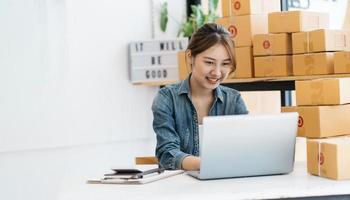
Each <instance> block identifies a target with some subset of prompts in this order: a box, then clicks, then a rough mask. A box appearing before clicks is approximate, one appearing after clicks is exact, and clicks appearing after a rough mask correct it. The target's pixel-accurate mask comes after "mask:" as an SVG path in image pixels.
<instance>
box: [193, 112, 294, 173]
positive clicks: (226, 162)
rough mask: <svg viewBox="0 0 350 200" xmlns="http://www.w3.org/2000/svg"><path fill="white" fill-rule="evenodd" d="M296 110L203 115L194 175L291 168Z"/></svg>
mask: <svg viewBox="0 0 350 200" xmlns="http://www.w3.org/2000/svg"><path fill="white" fill-rule="evenodd" d="M297 124H298V113H295V112H291V113H278V114H268V115H266V114H264V115H230V116H211V117H205V118H203V133H202V136H201V139H200V140H201V141H200V148H199V151H200V155H201V156H200V157H201V165H200V171H189V172H188V174H189V175H191V176H194V177H196V178H198V179H218V178H232V177H245V176H261V175H273V174H286V173H290V172H292V171H293V166H294V152H295V140H296V134H297V128H298V125H297Z"/></svg>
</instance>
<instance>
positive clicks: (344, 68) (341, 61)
mask: <svg viewBox="0 0 350 200" xmlns="http://www.w3.org/2000/svg"><path fill="white" fill-rule="evenodd" d="M334 73H336V74H346V73H350V51H343V52H335V53H334Z"/></svg>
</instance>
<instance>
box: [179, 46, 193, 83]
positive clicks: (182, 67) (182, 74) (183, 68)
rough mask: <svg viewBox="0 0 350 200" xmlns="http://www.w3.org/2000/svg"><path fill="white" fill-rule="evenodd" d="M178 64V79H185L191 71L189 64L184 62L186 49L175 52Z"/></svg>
mask: <svg viewBox="0 0 350 200" xmlns="http://www.w3.org/2000/svg"><path fill="white" fill-rule="evenodd" d="M177 59H178V64H179V65H178V66H179V79H180V80H185V79H186V78H187V76H188V75H189V74H190V73H191V69H190V66H188V65H187V62H186V51H179V52H177Z"/></svg>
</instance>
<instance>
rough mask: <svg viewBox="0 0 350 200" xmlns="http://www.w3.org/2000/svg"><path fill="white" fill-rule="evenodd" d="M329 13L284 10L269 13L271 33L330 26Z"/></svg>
mask: <svg viewBox="0 0 350 200" xmlns="http://www.w3.org/2000/svg"><path fill="white" fill-rule="evenodd" d="M328 26H329V16H328V13H318V12H309V11H284V12H273V13H269V33H294V32H302V31H311V30H315V29H322V28H328Z"/></svg>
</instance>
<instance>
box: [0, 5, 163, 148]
mask: <svg viewBox="0 0 350 200" xmlns="http://www.w3.org/2000/svg"><path fill="white" fill-rule="evenodd" d="M0 13H1V14H0V15H1V17H0V25H1V27H2V28H1V31H0V44H1V45H0V66H1V67H0V151H9V150H19V149H32V148H42V147H53V146H62V145H63V146H64V145H74V144H84V143H98V142H106V141H116V140H124V139H135V138H145V137H152V136H153V132H152V127H151V122H152V121H151V120H152V114H151V111H150V106H151V103H152V99H153V97H154V94H155V92H156V91H157V88H156V87H153V88H152V87H142V86H133V85H131V84H130V82H129V80H128V68H127V66H128V65H127V64H128V63H127V56H128V54H127V44H128V43H129V42H130V41H133V40H142V39H149V38H151V36H152V24H151V22H152V18H151V1H150V0H143V1H137V3H136V2H135V1H115V0H99V1H95V0H74V1H65V0H2V1H0ZM140 130H142V131H140Z"/></svg>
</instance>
